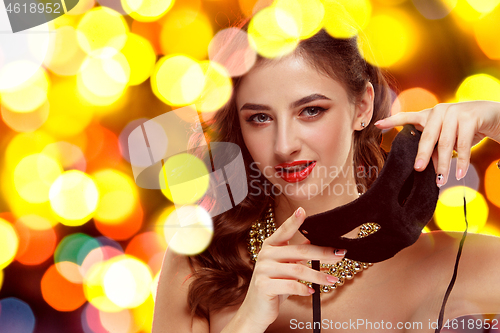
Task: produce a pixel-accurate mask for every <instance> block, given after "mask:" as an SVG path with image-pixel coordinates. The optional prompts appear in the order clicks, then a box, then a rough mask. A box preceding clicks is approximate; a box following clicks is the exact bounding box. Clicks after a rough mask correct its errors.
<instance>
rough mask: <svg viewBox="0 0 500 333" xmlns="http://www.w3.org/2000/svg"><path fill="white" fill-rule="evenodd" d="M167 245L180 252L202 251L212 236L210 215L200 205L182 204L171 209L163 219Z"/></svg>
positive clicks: (187, 253)
mask: <svg viewBox="0 0 500 333" xmlns="http://www.w3.org/2000/svg"><path fill="white" fill-rule="evenodd" d="M163 231H164V235H165V240H166V242H167V244H168V247H169V248H170V249H171V250H173V251H175V252H177V253H180V254H185V255H194V254H197V253H201V252H203V251H204V250H205V249H206V248H207V247H208V245H209V244H210V241H211V240H212V236H213V224H212V219H211V218H210V215H208V213H207V211H206V210H204V209H203V208H202V207H200V206H188V205H186V206H182V207H181V208H178V209H175V210H173V211H172V212H171V213H170V214H169V215H168V217H167V218H166V220H164V221H163Z"/></svg>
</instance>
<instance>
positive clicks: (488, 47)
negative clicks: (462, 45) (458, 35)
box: [474, 6, 500, 60]
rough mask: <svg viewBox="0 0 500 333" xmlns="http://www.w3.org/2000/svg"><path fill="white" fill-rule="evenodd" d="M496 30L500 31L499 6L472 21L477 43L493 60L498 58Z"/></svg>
mask: <svg viewBox="0 0 500 333" xmlns="http://www.w3.org/2000/svg"><path fill="white" fill-rule="evenodd" d="M497 31H500V6H499V7H497V8H496V9H495V10H494V11H493V12H491V13H489V14H488V15H485V16H483V17H481V19H479V20H478V21H477V22H475V23H474V36H475V37H476V41H477V44H478V45H479V47H480V48H481V50H482V51H483V53H484V54H486V56H487V57H488V58H490V59H495V60H498V59H500V43H498V34H497Z"/></svg>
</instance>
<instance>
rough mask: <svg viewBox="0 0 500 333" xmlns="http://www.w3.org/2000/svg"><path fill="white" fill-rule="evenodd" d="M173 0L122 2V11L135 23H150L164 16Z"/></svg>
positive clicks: (128, 0) (127, 0)
mask: <svg viewBox="0 0 500 333" xmlns="http://www.w3.org/2000/svg"><path fill="white" fill-rule="evenodd" d="M174 2H175V1H174V0H160V1H155V0H122V2H121V3H122V5H123V8H124V10H125V11H126V12H127V13H128V14H129V15H130V17H132V18H133V19H134V20H136V21H140V22H152V21H156V20H158V19H159V18H160V17H162V16H163V15H165V14H166V13H167V12H168V11H169V10H170V9H171V8H172V6H173V5H174Z"/></svg>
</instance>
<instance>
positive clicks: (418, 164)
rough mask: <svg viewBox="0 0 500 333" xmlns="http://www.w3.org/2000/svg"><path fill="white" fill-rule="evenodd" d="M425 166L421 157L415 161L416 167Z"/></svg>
mask: <svg viewBox="0 0 500 333" xmlns="http://www.w3.org/2000/svg"><path fill="white" fill-rule="evenodd" d="M423 166H424V161H423V160H422V159H420V158H419V159H418V160H417V162H416V163H415V169H421V168H422V167H423Z"/></svg>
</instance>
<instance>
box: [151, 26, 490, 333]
mask: <svg viewBox="0 0 500 333" xmlns="http://www.w3.org/2000/svg"><path fill="white" fill-rule="evenodd" d="M390 106H391V99H390V91H389V86H388V84H387V81H386V79H385V77H384V75H383V74H382V72H381V71H380V69H378V68H375V67H373V66H371V65H369V64H367V63H366V62H365V61H364V60H363V58H362V57H361V56H360V55H359V53H358V50H357V47H356V41H355V40H354V39H350V40H338V39H334V38H332V37H330V36H329V35H328V34H327V33H326V32H324V31H323V30H322V31H320V32H319V33H317V34H316V35H315V36H313V37H311V38H309V39H307V40H304V41H301V43H300V44H299V46H298V47H297V49H296V50H295V51H294V52H293V53H292V54H290V55H288V56H285V57H283V58H281V59H275V60H269V59H264V58H259V59H258V61H257V63H256V64H255V65H254V67H253V68H252V69H251V70H250V72H248V73H247V74H246V75H244V76H243V77H238V78H234V94H233V96H232V99H231V100H230V101H229V102H228V103H227V105H226V106H225V107H224V108H223V109H221V110H219V112H218V113H217V114H216V116H215V117H214V120H213V123H212V124H211V126H210V127H207V128H206V129H207V131H208V132H210V130H211V131H212V132H211V133H212V135H213V140H216V141H223V142H234V143H236V144H238V145H239V146H240V147H241V149H242V152H243V156H244V160H245V163H246V168H247V170H246V171H247V175H248V187H249V194H248V196H247V198H246V199H245V200H244V201H243V202H242V203H241V204H239V205H238V206H237V207H236V208H235V209H232V210H230V211H228V212H226V213H224V214H221V215H219V216H217V217H216V218H215V219H214V226H215V234H214V238H213V240H212V243H211V245H210V247H209V249H208V250H207V251H205V252H204V253H202V254H200V255H198V256H195V257H190V258H188V257H185V256H181V255H177V254H175V253H174V252H172V251H168V250H167V253H166V255H165V259H164V263H163V267H162V273H161V276H160V281H159V286H158V294H157V295H158V296H157V300H156V308H155V316H154V323H153V331H154V332H156V333H158V332H207V333H208V332H231V333H235V332H246V333H251V332H288V331H296V330H297V329H308V330H309V331H311V326H310V324H311V321H312V310H311V298H310V297H303V296H310V295H311V293H312V292H313V290H312V288H310V287H309V286H308V285H307V283H304V281H308V282H309V283H317V284H320V285H323V286H328V285H333V284H335V283H337V284H338V281H339V278H337V277H335V276H333V275H331V274H327V273H325V270H322V271H315V270H313V269H312V268H310V267H309V266H308V264H307V261H308V260H311V259H316V260H320V261H321V262H322V263H331V264H335V263H337V262H340V261H341V260H342V259H343V258H344V257H345V256H346V253H345V251H344V250H343V249H333V248H325V247H319V246H314V245H311V244H309V242H308V241H307V240H306V239H305V238H304V237H303V236H302V235H301V234H300V232H298V231H297V230H298V228H299V226H300V225H301V223H302V222H303V221H304V218H305V217H306V216H307V215H313V214H317V213H320V212H323V211H326V210H330V209H333V208H334V207H337V206H341V205H344V204H347V203H348V202H350V201H353V200H354V199H356V198H357V197H358V195H360V194H359V193H358V192H365V191H366V189H368V188H369V187H370V185H371V184H372V183H373V181H374V180H375V179H376V177H377V175H378V173H376V172H373V173H372V172H358V171H359V170H360V169H358V168H359V167H361V170H363V171H366V170H368V167H375V170H378V171H380V170H381V169H382V167H383V163H384V160H385V157H386V156H385V154H384V153H383V151H382V150H381V149H380V142H381V137H382V132H381V130H382V129H385V128H391V127H393V126H400V125H404V124H408V123H409V124H414V125H415V126H416V128H417V129H419V130H420V131H423V136H422V138H421V142H420V145H419V152H418V155H417V163H418V160H422V161H423V165H421V166H419V167H416V170H424V169H425V167H426V166H427V164H428V162H429V160H430V158H431V155H432V158H433V162H434V165H435V167H436V174H438V179H437V180H436V181H437V182H438V184H444V183H446V181H447V179H448V174H449V165H450V160H451V156H452V150H453V148H455V150H456V151H457V152H458V164H457V165H458V168H459V169H461V170H463V171H462V172H461V173H457V176H458V177H459V178H461V177H463V176H464V175H465V173H466V170H467V168H468V161H469V156H470V148H471V146H472V145H474V144H476V143H477V142H479V141H480V140H481V139H482V138H484V137H485V136H488V137H490V138H492V139H494V140H496V141H497V142H500V103H494V102H487V101H478V102H468V103H457V104H439V105H437V106H436V107H434V108H433V109H428V110H423V111H421V112H414V113H400V114H397V115H395V116H392V117H388V118H387V116H388V115H389V114H390V111H389V110H390ZM384 118H386V119H384ZM381 119H384V120H382V121H381V122H377V125H375V124H374V123H375V122H376V121H378V120H381ZM436 142H438V143H439V144H438V148H437V150H436V151H434V152H433V149H434V146H435V144H436ZM291 162H297V163H295V164H297V165H290V163H291ZM287 163H288V164H287ZM283 168H285V169H286V170H283ZM304 170H305V171H304ZM293 171H295V172H293ZM325 171H327V172H325ZM332 171H333V172H332ZM440 175H441V176H440ZM270 184H272V187H270V186H268V185H270ZM361 195H362V194H361ZM269 204H270V205H271V206H270V207H271V209H274V222H275V227H276V230H275V231H274V233H273V232H272V230H271V231H269V230H268V235H266V237H265V241H264V242H263V244H262V245H261V248H260V251H259V246H255V247H253V248H252V247H249V246H248V245H247V240H248V237H249V233H250V230H252V229H253V230H258V229H259V228H258V227H256V226H253V225H254V222H255V221H256V220H257V219H261V221H262V219H263V216H265V214H266V213H267V212H268V207H269ZM268 216H269V215H268ZM262 223H264V222H262ZM270 228H271V229H272V226H271V227H270ZM359 235H360V230H359V228H357V229H355V230H352V231H351V232H349V233H348V234H346V235H345V236H346V237H353V238H354V237H360V236H359ZM458 242H459V238H458V237H456V238H455V237H450V236H449V235H448V234H447V233H444V232H432V233H427V234H422V235H421V237H420V239H419V240H418V241H417V242H416V243H415V244H414V245H412V246H410V247H408V248H406V249H404V250H402V251H401V252H400V253H398V254H397V255H396V256H395V257H393V258H391V259H389V260H386V261H383V262H380V263H376V264H374V265H373V266H371V267H369V268H368V269H366V270H364V271H363V272H361V273H360V274H357V275H356V277H355V278H354V279H352V280H345V281H342V283H343V285H339V286H338V288H337V289H336V290H335V291H333V292H329V293H323V294H322V295H321V302H322V318H323V321H324V320H325V319H326V320H327V321H328V323H331V324H328V325H331V326H329V327H328V328H325V327H323V330H324V331H327V330H328V329H335V330H339V331H342V330H349V329H353V326H352V322H353V321H354V322H356V323H359V324H362V323H365V324H366V325H368V323H369V322H371V323H372V325H373V324H375V325H378V327H381V328H382V329H383V327H384V326H383V325H384V323H385V325H387V323H391V328H392V329H394V330H397V331H407V332H413V331H426V332H432V331H434V329H435V328H436V326H435V325H436V323H435V322H436V320H437V318H438V314H439V310H440V306H441V302H442V300H443V296H444V293H445V291H446V287H447V285H448V283H449V281H450V278H451V274H452V272H453V267H454V263H455V258H456V251H457V248H458ZM254 245H255V244H254ZM249 248H250V252H249ZM498 253H500V239H498V238H496V237H491V236H484V235H477V234H472V235H469V236H468V238H467V242H466V246H465V247H464V250H463V253H462V258H461V261H460V266H459V274H458V278H457V280H456V283H455V286H454V289H453V292H452V293H451V295H450V298H449V299H448V302H447V307H446V312H445V317H444V320H445V322H446V320H447V319H453V318H455V317H457V316H460V315H465V314H472V313H495V312H496V313H500V297H499V296H498V295H500V286H499V284H497V283H496V282H497V281H496V277H497V276H500V265H498ZM252 256H253V257H257V260H256V263H255V264H253V263H252V262H251V257H252ZM347 257H348V254H347ZM495 273H496V274H495ZM299 280H300V281H302V282H299ZM359 320H363V322H359ZM336 323H340V326H339V325H336ZM346 323H351V325H345V324H346ZM419 323H420V324H419ZM380 325H382V326H380ZM410 326H411V327H410ZM375 327H377V326H375ZM385 327H386V328H387V327H388V326H385ZM355 329H357V330H359V331H373V326H369V325H368V326H364V325H361V326H357V327H355Z"/></svg>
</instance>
